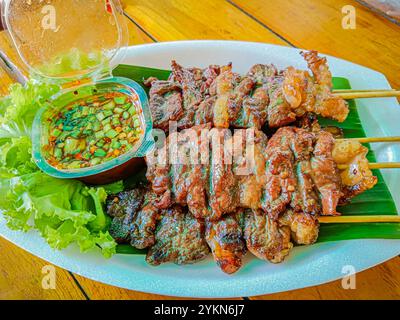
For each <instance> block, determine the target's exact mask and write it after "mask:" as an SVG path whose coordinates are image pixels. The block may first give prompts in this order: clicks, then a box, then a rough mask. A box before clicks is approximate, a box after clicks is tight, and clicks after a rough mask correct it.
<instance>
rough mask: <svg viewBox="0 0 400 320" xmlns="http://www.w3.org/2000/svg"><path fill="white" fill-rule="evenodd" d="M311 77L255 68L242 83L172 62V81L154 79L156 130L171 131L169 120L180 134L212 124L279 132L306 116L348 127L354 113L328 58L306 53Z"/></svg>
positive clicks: (226, 70)
mask: <svg viewBox="0 0 400 320" xmlns="http://www.w3.org/2000/svg"><path fill="white" fill-rule="evenodd" d="M302 55H303V57H304V58H305V59H306V61H307V63H308V66H309V68H310V70H311V71H312V73H313V76H314V77H312V76H311V75H310V73H309V72H308V71H303V70H298V69H295V68H294V67H288V68H286V69H285V70H283V71H278V70H277V69H276V68H275V67H274V66H273V65H261V64H258V65H255V66H253V67H252V68H251V69H250V71H249V72H248V73H247V75H245V76H243V77H241V76H240V75H239V74H237V73H234V72H233V71H232V66H231V65H227V66H223V67H218V66H210V67H209V68H207V69H204V70H203V69H199V68H184V67H182V66H180V65H178V64H177V63H176V62H175V61H173V62H172V75H171V77H170V79H169V81H158V80H156V79H154V78H151V79H149V80H148V81H146V83H147V84H150V85H151V86H152V89H151V91H150V106H151V107H150V109H151V111H152V113H153V118H154V119H155V120H154V126H155V127H156V128H161V129H163V130H166V126H167V122H168V120H174V121H177V122H178V129H184V128H189V127H192V126H193V125H199V124H205V123H213V126H214V127H216V128H228V127H234V128H249V127H254V128H257V129H261V128H262V127H263V126H264V125H265V124H268V126H269V127H271V128H279V127H282V126H285V125H288V124H291V123H293V122H295V121H296V120H297V119H298V118H299V117H303V116H304V115H305V114H306V113H315V114H317V115H321V116H323V117H327V118H331V119H334V120H337V121H340V122H342V121H344V120H345V119H346V117H347V115H348V113H349V110H348V106H347V103H346V102H345V100H343V99H341V98H339V97H336V96H334V95H333V94H332V92H331V90H332V75H331V73H330V71H329V68H328V65H327V61H326V59H325V58H321V57H319V56H318V54H317V52H316V51H310V52H306V53H302Z"/></svg>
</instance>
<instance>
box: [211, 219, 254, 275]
mask: <svg viewBox="0 0 400 320" xmlns="http://www.w3.org/2000/svg"><path fill="white" fill-rule="evenodd" d="M242 219H243V214H242V213H238V214H232V215H227V216H224V217H222V218H221V219H220V220H219V221H216V222H206V240H207V243H208V245H209V246H210V248H211V251H212V254H213V256H214V260H215V262H216V263H217V265H218V266H219V267H220V268H221V270H222V271H223V272H225V273H227V274H232V273H235V272H236V271H238V270H239V269H240V267H241V266H242V263H243V262H242V258H243V256H244V255H245V254H246V245H245V242H244V241H243V231H242V225H241V220H242Z"/></svg>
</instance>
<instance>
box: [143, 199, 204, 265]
mask: <svg viewBox="0 0 400 320" xmlns="http://www.w3.org/2000/svg"><path fill="white" fill-rule="evenodd" d="M208 253H209V248H208V246H207V243H206V242H205V240H204V224H203V223H202V222H201V221H200V220H197V219H195V218H194V217H193V216H192V215H191V214H190V213H186V212H185V211H184V209H183V208H181V207H179V206H174V207H172V208H170V209H167V210H164V211H162V212H161V220H160V221H159V223H158V225H157V230H156V233H155V244H154V245H153V246H152V247H151V248H150V249H149V251H148V253H147V257H146V261H147V262H148V263H150V264H152V265H160V264H161V263H165V262H174V263H176V264H189V263H195V262H197V261H200V260H202V259H204V258H205V257H206V256H207V255H208Z"/></svg>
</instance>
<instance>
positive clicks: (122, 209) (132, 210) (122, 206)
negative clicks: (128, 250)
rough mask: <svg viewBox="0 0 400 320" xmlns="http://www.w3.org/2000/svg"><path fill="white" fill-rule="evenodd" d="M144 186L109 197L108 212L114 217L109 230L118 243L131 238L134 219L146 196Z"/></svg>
mask: <svg viewBox="0 0 400 320" xmlns="http://www.w3.org/2000/svg"><path fill="white" fill-rule="evenodd" d="M144 192H145V189H144V188H140V189H134V190H131V191H123V192H120V193H119V194H118V195H113V196H110V197H109V198H108V199H107V204H106V206H107V213H108V215H109V216H111V217H113V220H112V222H111V226H110V229H109V232H110V234H111V236H112V237H113V238H114V239H115V241H117V242H118V243H126V242H129V240H130V232H131V229H132V221H133V218H134V216H135V214H136V212H137V211H138V210H139V209H140V207H141V206H142V203H143V198H144Z"/></svg>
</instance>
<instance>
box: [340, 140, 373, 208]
mask: <svg viewBox="0 0 400 320" xmlns="http://www.w3.org/2000/svg"><path fill="white" fill-rule="evenodd" d="M367 153H368V148H367V147H365V146H363V145H362V144H361V143H359V142H357V141H351V140H340V141H336V143H335V147H334V149H333V158H334V160H335V162H336V163H337V164H339V165H347V166H348V167H347V168H346V169H344V170H340V179H341V182H342V184H343V193H344V195H343V197H342V198H341V200H340V202H341V203H342V204H343V203H346V202H348V201H349V200H350V199H351V198H353V197H355V196H356V195H358V194H360V193H363V192H364V191H366V190H369V189H372V188H373V187H374V186H375V185H376V184H377V183H378V178H377V177H375V176H374V175H373V172H372V171H371V169H370V168H369V165H368V159H367Z"/></svg>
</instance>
